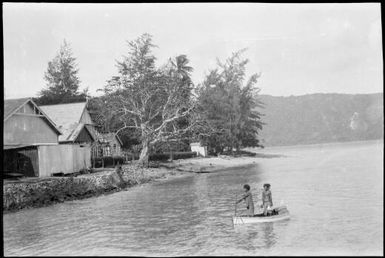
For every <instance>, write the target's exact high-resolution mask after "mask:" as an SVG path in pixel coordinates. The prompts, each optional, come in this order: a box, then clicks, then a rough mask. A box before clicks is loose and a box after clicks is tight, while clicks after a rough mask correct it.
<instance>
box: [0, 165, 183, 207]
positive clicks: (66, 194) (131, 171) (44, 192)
mask: <svg viewBox="0 0 385 258" xmlns="http://www.w3.org/2000/svg"><path fill="white" fill-rule="evenodd" d="M174 174H176V173H175V171H171V170H166V169H144V168H139V167H134V166H123V169H122V172H121V173H117V172H115V171H114V170H110V171H103V172H98V173H93V174H86V175H81V176H77V177H50V178H43V179H37V178H35V179H31V180H25V181H20V182H18V181H16V182H8V183H4V185H3V211H4V212H10V211H16V210H20V209H23V208H30V207H41V206H46V205H50V204H53V203H58V202H64V201H67V200H74V199H83V198H87V197H92V196H97V195H100V194H104V193H110V192H116V191H120V190H123V189H125V188H127V187H130V186H133V185H137V184H142V183H146V182H149V181H152V180H154V179H157V178H162V177H165V176H167V175H174Z"/></svg>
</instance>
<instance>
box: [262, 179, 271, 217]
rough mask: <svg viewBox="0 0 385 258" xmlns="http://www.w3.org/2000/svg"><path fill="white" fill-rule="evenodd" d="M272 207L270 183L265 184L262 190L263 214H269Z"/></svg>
mask: <svg viewBox="0 0 385 258" xmlns="http://www.w3.org/2000/svg"><path fill="white" fill-rule="evenodd" d="M272 207H273V198H272V196H271V191H270V184H264V185H263V191H262V208H263V215H264V216H267V215H268V213H269V211H270V210H271V208H272Z"/></svg>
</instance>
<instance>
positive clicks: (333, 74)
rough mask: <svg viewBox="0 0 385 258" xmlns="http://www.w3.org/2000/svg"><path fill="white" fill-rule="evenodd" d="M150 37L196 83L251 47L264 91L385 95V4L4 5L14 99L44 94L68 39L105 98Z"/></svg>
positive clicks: (85, 78)
mask: <svg viewBox="0 0 385 258" xmlns="http://www.w3.org/2000/svg"><path fill="white" fill-rule="evenodd" d="M143 33H149V34H151V35H153V40H154V43H155V44H156V45H157V48H156V49H154V54H155V56H156V57H157V65H159V66H160V65H162V64H164V63H165V62H166V61H167V60H168V58H170V57H175V56H177V55H180V54H186V55H187V56H188V58H189V60H190V65H191V66H192V67H193V68H194V72H193V74H192V79H193V82H194V83H195V84H199V83H200V82H202V81H203V80H204V76H205V75H206V74H207V73H208V71H209V70H210V69H213V68H215V67H216V64H217V63H216V62H217V61H216V60H217V59H219V60H224V59H226V58H227V57H229V56H230V55H231V53H233V52H235V51H238V50H240V49H242V48H247V51H246V52H245V53H244V54H243V56H244V57H245V58H248V59H249V64H248V66H247V74H248V75H251V74H253V73H261V77H260V78H259V81H258V83H257V86H258V87H259V88H260V89H261V92H260V93H261V94H269V95H273V96H290V95H304V94H310V93H376V92H383V86H382V85H383V61H382V59H383V54H382V36H381V7H380V4H379V3H364V4H359V3H355V4H346V3H343V4H338V3H335V4H273V3H271V4H261V3H260V4H258V3H189V4H187V3H169V4H162V3H156V4H144V3H138V4H63V3H62V4H57V3H4V4H3V38H4V94H5V95H4V96H5V98H19V97H34V96H37V94H38V92H39V91H40V90H41V89H43V88H44V87H46V82H45V81H44V73H45V71H46V70H47V66H48V62H49V61H50V60H52V59H53V58H54V57H55V55H56V53H57V52H58V50H59V48H60V45H61V44H62V42H63V40H64V39H66V41H67V42H69V43H70V44H71V47H72V51H73V54H74V56H75V57H76V62H77V64H78V68H79V74H78V75H79V78H80V80H81V85H80V89H84V88H86V87H88V88H89V91H90V93H91V95H93V96H96V95H100V92H97V89H100V88H103V86H105V84H106V81H107V80H108V79H110V78H111V77H112V76H113V75H116V74H117V68H116V65H115V64H116V61H117V60H121V59H122V56H123V55H124V54H125V53H127V50H128V47H127V41H131V40H134V39H136V38H137V37H139V36H140V35H141V34H143Z"/></svg>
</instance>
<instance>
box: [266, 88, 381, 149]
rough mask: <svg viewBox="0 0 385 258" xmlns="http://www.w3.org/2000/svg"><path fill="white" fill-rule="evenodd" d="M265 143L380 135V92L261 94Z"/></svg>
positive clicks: (295, 143) (340, 139) (279, 143)
mask: <svg viewBox="0 0 385 258" xmlns="http://www.w3.org/2000/svg"><path fill="white" fill-rule="evenodd" d="M261 100H262V102H264V104H265V108H264V109H262V110H261V111H262V113H264V114H265V116H264V117H263V122H265V123H266V125H265V126H264V128H263V130H262V132H261V133H260V138H261V140H262V144H264V145H265V146H274V145H297V144H313V143H326V142H337V141H359V140H372V139H381V138H383V136H384V116H383V105H384V103H383V93H377V94H356V95H351V94H309V95H303V96H290V97H273V96H269V95H261Z"/></svg>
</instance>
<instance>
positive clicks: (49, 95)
mask: <svg viewBox="0 0 385 258" xmlns="http://www.w3.org/2000/svg"><path fill="white" fill-rule="evenodd" d="M78 71H79V70H78V69H77V64H76V58H75V57H73V53H72V50H71V47H70V45H69V44H68V43H67V42H66V41H65V40H64V42H63V45H62V46H61V47H60V50H59V52H58V53H57V55H56V56H55V57H54V59H53V60H51V61H49V62H48V68H47V71H46V72H45V75H44V79H45V81H46V82H47V87H46V88H45V89H43V90H41V91H40V92H39V96H38V98H36V99H35V101H36V102H37V103H38V104H39V105H52V104H60V103H71V102H82V101H85V100H86V97H87V95H88V90H87V89H85V90H84V91H83V92H79V84H80V80H79V77H78Z"/></svg>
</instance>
